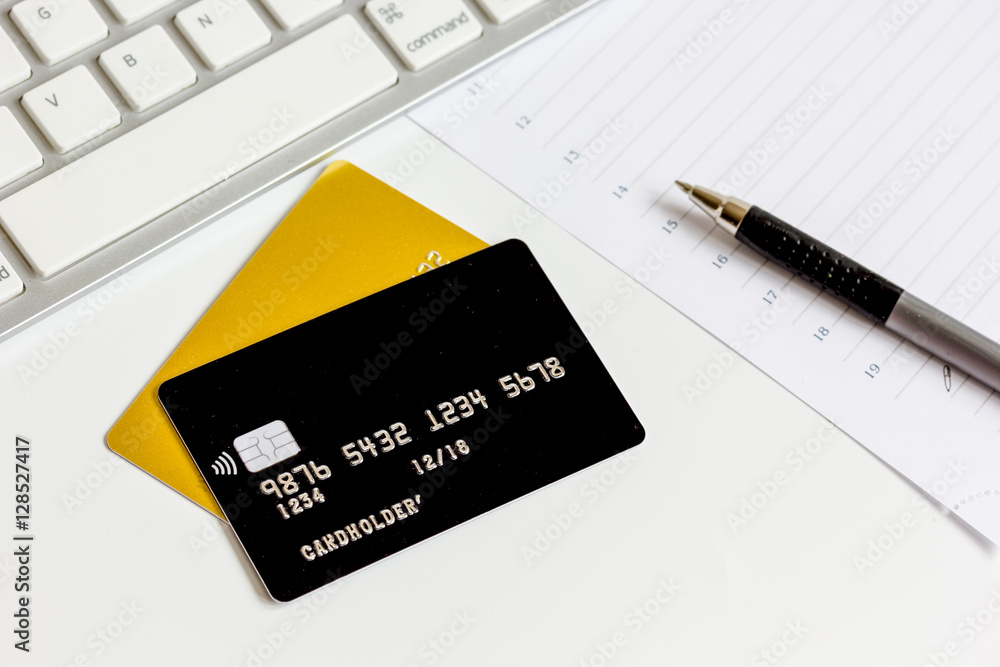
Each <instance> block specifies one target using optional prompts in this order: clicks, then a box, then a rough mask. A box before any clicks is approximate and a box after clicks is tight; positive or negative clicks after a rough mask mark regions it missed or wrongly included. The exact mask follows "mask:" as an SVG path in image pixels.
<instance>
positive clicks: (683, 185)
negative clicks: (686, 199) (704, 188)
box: [674, 181, 694, 194]
mask: <svg viewBox="0 0 1000 667" xmlns="http://www.w3.org/2000/svg"><path fill="white" fill-rule="evenodd" d="M674 183H676V184H677V187H679V188H680V189H681V190H683V191H684V192H685V193H687V194H691V191H692V190H694V188H693V187H691V186H690V185H688V184H687V183H685V182H684V181H674Z"/></svg>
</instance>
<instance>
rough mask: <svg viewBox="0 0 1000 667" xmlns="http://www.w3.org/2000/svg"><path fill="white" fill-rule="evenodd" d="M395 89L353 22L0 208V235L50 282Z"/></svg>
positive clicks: (224, 84) (307, 39)
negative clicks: (7, 237)
mask: <svg viewBox="0 0 1000 667" xmlns="http://www.w3.org/2000/svg"><path fill="white" fill-rule="evenodd" d="M345 45H349V46H350V47H351V48H350V49H345V48H343V47H344V46H345ZM396 80H397V73H396V70H395V69H394V68H393V66H392V65H391V64H390V63H389V61H388V59H386V57H385V56H384V55H383V54H382V53H381V51H379V49H378V47H377V46H376V45H375V44H374V43H373V42H372V40H371V38H370V37H368V36H367V35H366V34H365V32H364V30H362V28H361V26H360V25H359V24H358V22H357V20H356V19H355V18H354V17H353V16H350V15H345V16H342V17H340V18H337V19H334V20H333V21H331V22H330V23H327V24H326V25H324V26H322V27H320V28H317V29H316V30H314V31H313V32H311V33H309V34H307V35H305V36H304V37H301V38H300V39H299V40H298V41H296V42H293V43H292V44H290V45H288V46H286V47H284V48H283V49H280V50H278V51H276V52H274V53H272V54H270V55H268V56H267V57H266V58H263V59H261V60H260V61H258V62H256V63H254V64H252V65H250V66H249V67H247V68H245V69H243V70H242V71H240V72H237V73H236V74H234V75H232V76H231V77H229V78H228V79H225V80H224V81H221V82H220V83H217V84H215V86H213V87H212V88H210V89H208V90H206V91H205V92H202V93H200V94H198V95H195V96H194V97H192V98H191V99H189V100H185V101H184V102H182V103H181V104H178V105H177V106H176V107H174V108H172V109H168V110H167V111H165V112H164V113H162V114H160V115H159V116H157V117H156V118H153V119H152V120H150V121H149V122H147V123H145V124H144V125H141V126H139V127H137V128H136V129H134V130H132V131H131V132H128V133H127V134H124V135H122V136H121V137H118V138H116V139H115V140H114V141H110V142H108V143H107V144H105V145H104V146H101V147H100V148H97V149H96V150H94V151H92V152H90V153H88V154H87V155H84V156H83V157H82V158H80V159H79V160H76V161H75V162H74V163H73V164H71V165H68V166H66V167H64V168H62V169H60V170H59V171H56V172H54V173H52V174H49V175H48V176H46V177H45V178H43V179H40V180H38V181H36V182H34V183H32V184H31V185H28V186H26V187H24V188H23V189H21V190H20V191H19V192H16V193H14V194H13V195H11V196H9V197H7V198H6V199H5V200H3V201H0V224H2V225H3V228H4V229H5V230H6V231H7V233H8V234H9V235H10V237H11V239H12V240H13V241H14V243H15V244H17V246H18V247H19V248H20V250H21V252H22V253H23V254H24V256H25V258H26V259H27V260H28V262H29V263H30V264H31V266H32V268H33V269H34V270H35V271H36V272H38V273H39V274H40V275H41V276H43V277H48V276H51V275H52V274H54V273H56V272H58V271H61V270H62V269H65V268H66V267H67V266H69V265H71V264H73V263H74V262H76V261H78V260H80V259H82V258H84V257H86V256H87V255H89V254H91V253H93V252H95V251H97V250H99V249H101V248H103V247H104V246H106V245H108V244H109V243H112V242H113V241H115V240H116V239H118V238H120V237H122V236H124V235H125V234H127V233H129V232H131V231H132V230H134V229H135V228H137V227H139V226H140V225H143V224H145V223H147V222H149V221H150V220H153V219H154V218H156V217H158V216H159V215H161V214H163V213H166V212H167V211H169V210H170V209H172V208H174V207H176V206H179V205H180V204H182V203H184V202H185V201H187V200H188V199H191V198H192V197H194V196H195V195H197V194H199V193H201V192H204V191H205V190H208V189H209V188H210V187H212V186H213V185H215V184H217V183H219V182H221V181H223V180H226V179H227V178H230V177H231V176H233V175H235V174H236V173H238V172H239V171H241V170H243V169H245V168H246V167H248V166H250V165H252V164H254V163H255V162H258V161H259V160H261V159H262V158H264V157H266V156H267V155H270V154H271V153H273V152H274V151H276V150H278V149H279V148H281V147H282V146H285V145H287V144H289V143H291V142H292V141H294V140H295V139H298V138H299V137H301V136H302V135H304V134H306V133H307V132H309V131H310V130H312V129H314V128H316V127H318V126H319V125H321V124H323V123H325V122H326V121H328V120H330V119H332V118H334V117H336V116H339V115H340V114H342V113H344V112H345V111H348V110H349V109H351V108H352V107H355V106H357V105H359V104H361V103H362V102H364V101H366V100H368V99H369V98H371V97H373V96H374V95H376V94H377V93H379V92H381V91H383V90H386V89H387V88H390V87H392V86H393V85H394V84H395V83H396ZM93 202H100V206H94V205H93Z"/></svg>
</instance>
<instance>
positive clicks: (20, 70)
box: [0, 30, 31, 91]
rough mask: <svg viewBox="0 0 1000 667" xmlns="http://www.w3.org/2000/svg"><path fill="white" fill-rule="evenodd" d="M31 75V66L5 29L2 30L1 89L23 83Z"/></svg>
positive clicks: (0, 44) (0, 32)
mask: <svg viewBox="0 0 1000 667" xmlns="http://www.w3.org/2000/svg"><path fill="white" fill-rule="evenodd" d="M30 76H31V66H30V65H28V61H27V60H25V59H24V56H22V55H21V52H20V51H18V50H17V47H16V46H14V42H12V41H11V40H10V37H8V36H7V33H5V32H4V31H3V30H0V91H4V90H7V89H8V88H10V87H11V86H13V85H15V84H18V83H21V82H22V81H24V80H25V79H27V78H28V77H30Z"/></svg>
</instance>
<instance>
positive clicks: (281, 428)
mask: <svg viewBox="0 0 1000 667" xmlns="http://www.w3.org/2000/svg"><path fill="white" fill-rule="evenodd" d="M233 447H235V448H236V451H237V452H238V453H239V455H240V458H241V459H242V460H243V465H245V466H246V467H247V470H248V471H249V472H257V471H258V470H263V469H264V468H266V467H268V466H270V465H274V464H275V463H278V462H279V461H284V460H285V459H290V458H292V457H293V456H295V455H296V454H298V453H299V443H297V442H295V438H293V437H292V434H291V433H290V432H289V430H288V426H286V425H285V422H283V421H281V420H280V419H276V420H274V421H273V422H271V423H270V424H265V425H264V426H261V427H260V428H257V429H254V430H252V431H250V432H249V433H244V434H243V435H241V436H239V437H238V438H236V439H235V440H233Z"/></svg>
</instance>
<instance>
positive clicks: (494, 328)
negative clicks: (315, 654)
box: [160, 241, 644, 601]
mask: <svg viewBox="0 0 1000 667" xmlns="http://www.w3.org/2000/svg"><path fill="white" fill-rule="evenodd" d="M442 293H447V294H448V295H449V298H450V299H451V300H450V301H449V302H447V303H445V302H443V301H442V300H440V299H439V297H440V295H441V294H442ZM515 314H516V315H517V316H516V317H514V315H515ZM403 334H405V335H406V336H407V340H409V341H410V342H409V343H408V344H407V346H406V347H405V348H400V349H399V350H398V351H397V352H398V353H397V354H395V355H393V357H392V359H391V363H387V364H386V363H383V364H381V365H380V366H379V369H380V372H379V375H378V377H377V378H375V379H374V380H372V381H370V382H365V383H357V382H353V383H352V381H351V378H352V377H354V378H356V377H357V376H358V373H359V372H363V369H365V368H366V363H367V362H369V360H370V359H372V358H373V357H374V355H377V354H379V353H380V352H381V351H382V350H384V349H385V348H386V346H387V342H386V341H390V342H391V341H397V340H399V339H400V337H401V336H402V335H403ZM160 401H161V403H162V404H163V405H164V407H165V409H166V410H167V412H168V414H169V415H170V418H171V420H172V421H173V423H174V426H175V427H176V428H177V431H178V433H179V434H180V436H181V438H182V439H183V440H184V444H185V445H186V446H187V448H188V450H189V451H190V452H191V455H192V457H193V458H194V460H195V463H196V464H197V465H198V468H199V469H200V470H201V472H202V475H203V476H204V477H205V480H206V482H207V483H208V485H209V487H210V488H211V490H212V493H213V494H214V495H215V497H216V499H217V500H218V502H219V505H220V506H221V507H222V508H223V510H224V511H225V513H226V517H227V518H228V519H229V522H230V524H231V525H232V526H233V529H234V530H235V531H236V535H237V537H238V538H239V540H240V542H241V544H242V545H243V547H244V549H245V550H246V552H247V554H248V555H249V557H250V559H251V561H252V562H253V565H254V567H255V568H256V570H257V572H258V574H259V575H260V577H261V579H262V580H263V581H264V584H265V586H266V587H267V590H268V592H269V593H270V594H271V595H272V597H274V598H275V599H277V600H282V601H286V600H292V599H294V598H296V597H299V596H301V595H304V594H305V593H308V592H309V591H312V590H314V589H316V588H318V587H319V586H322V585H324V584H326V583H328V582H330V581H333V580H334V579H337V578H338V577H341V576H343V575H345V574H348V573H350V572H353V571H355V570H358V569H360V568H363V567H365V566H367V565H370V564H371V563H373V562H375V561H377V560H379V559H381V558H384V557H385V556H387V555H390V554H392V553H396V552H398V551H400V550H403V549H405V548H407V547H409V546H412V545H414V544H416V543H418V542H420V541H421V540H424V539H426V538H428V537H431V536H433V535H436V534H438V533H440V532H442V531H445V530H448V529H449V528H452V527H454V526H456V525H458V524H460V523H462V522H464V521H467V520H469V519H472V518H474V517H476V516H478V515H479V514H482V513H484V512H488V511H490V510H492V509H494V508H496V507H498V506H500V505H503V504H504V503H507V502H509V501H511V500H513V499H515V498H518V497H520V496H523V495H524V494H526V493H530V492H531V491H534V490H537V489H539V488H541V487H543V486H545V485H546V484H549V483H551V482H553V481H556V480H558V479H561V478H563V477H565V476H567V475H570V474H572V473H574V472H576V471H578V470H580V469H582V468H585V467H587V466H590V465H592V464H594V463H597V462H599V461H601V460H603V459H606V458H608V457H610V456H613V455H615V454H618V453H620V452H622V451H624V450H625V449H628V448H629V447H633V446H635V445H637V444H639V443H640V442H641V441H642V439H643V437H644V433H643V429H642V426H641V424H639V422H638V420H637V419H636V416H635V414H634V413H633V412H632V410H631V408H630V407H629V405H628V403H627V402H626V401H625V399H624V397H623V396H622V394H621V392H620V391H619V390H618V388H617V386H615V384H614V381H613V380H612V379H611V377H610V375H609V374H608V372H607V370H606V369H605V368H604V366H603V364H601V361H600V359H599V358H598V357H597V355H596V354H595V353H594V350H593V349H592V348H591V346H590V343H589V342H588V341H587V340H586V338H585V337H584V336H583V334H582V333H581V331H580V328H579V327H578V326H577V324H576V322H575V321H574V320H573V318H572V317H571V315H570V314H569V312H568V311H567V310H566V307H565V306H564V305H563V303H562V300H561V299H560V298H559V296H558V294H557V293H556V292H555V290H554V289H553V287H552V285H551V283H550V282H549V281H548V279H547V278H546V276H545V274H544V273H543V272H542V270H541V269H540V268H539V267H538V264H537V261H536V260H535V258H534V257H533V256H532V255H531V253H530V251H529V250H528V249H527V247H526V246H525V245H524V244H523V243H520V242H517V241H507V242H505V243H501V244H499V245H496V246H493V247H491V248H487V249H486V250H482V251H480V252H477V253H475V254H473V255H470V256H469V257H466V258H463V259H458V260H453V261H451V262H450V263H446V264H441V265H440V266H439V267H437V268H434V269H433V270H430V271H426V272H424V273H421V274H420V275H419V276H417V277H415V278H413V279H411V280H408V281H406V282H404V283H401V284H399V285H396V286H394V287H390V288H388V289H386V290H384V291H382V292H379V293H377V294H374V295H372V296H370V297H367V298H364V299H362V300H360V301H357V302H355V303H353V304H351V305H349V306H346V307H344V308H341V309H339V310H336V311H333V312H331V313H327V314H326V315H323V316H321V317H318V318H316V319H314V320H311V321H309V322H306V323H304V324H301V325H299V326H297V327H295V328H292V329H289V330H287V331H285V332H283V333H280V334H278V335H276V336H273V337H271V338H268V339H266V340H263V341H261V342H259V343H257V344H255V345H252V346H250V347H247V348H245V349H243V350H240V351H238V352H236V353H234V354H231V355H229V356H227V357H223V358H222V359H219V360H217V361H214V362H212V363H210V364H207V365H205V366H202V367H201V368H197V369H195V370H193V371H190V372H188V373H185V374H184V375H181V376H179V377H177V378H174V379H172V380H169V381H167V382H165V383H163V385H161V387H160Z"/></svg>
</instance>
